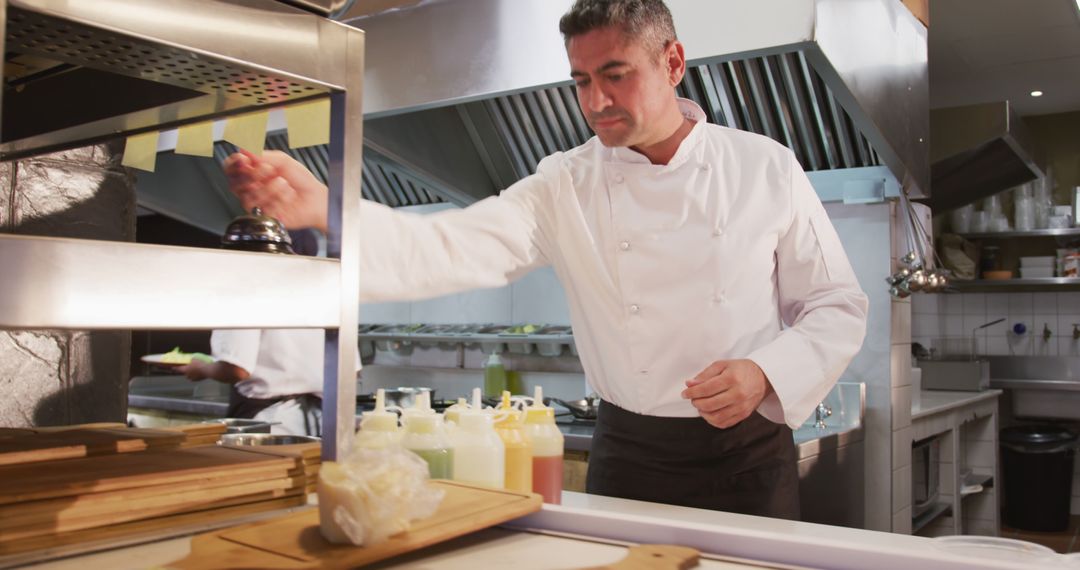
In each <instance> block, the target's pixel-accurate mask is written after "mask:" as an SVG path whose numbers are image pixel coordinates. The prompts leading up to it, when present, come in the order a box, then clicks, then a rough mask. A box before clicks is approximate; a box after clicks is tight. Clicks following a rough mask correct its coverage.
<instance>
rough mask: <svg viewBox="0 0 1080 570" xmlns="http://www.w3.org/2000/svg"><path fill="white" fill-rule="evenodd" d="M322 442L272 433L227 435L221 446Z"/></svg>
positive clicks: (307, 436) (301, 436)
mask: <svg viewBox="0 0 1080 570" xmlns="http://www.w3.org/2000/svg"><path fill="white" fill-rule="evenodd" d="M315 441H322V438H318V437H314V436H310V435H279V434H271V433H227V434H225V435H223V436H221V441H220V442H219V443H220V444H221V445H295V444H298V443H312V442H315Z"/></svg>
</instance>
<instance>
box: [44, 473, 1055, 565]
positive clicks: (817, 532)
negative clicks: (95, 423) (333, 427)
mask: <svg viewBox="0 0 1080 570" xmlns="http://www.w3.org/2000/svg"><path fill="white" fill-rule="evenodd" d="M620 543H621V544H627V543H652V544H680V545H684V546H690V547H693V548H697V549H699V550H701V551H702V552H713V553H718V554H717V555H715V556H712V557H711V558H709V557H706V559H705V560H703V561H702V564H701V565H700V566H699V567H700V568H709V569H711V568H726V569H730V568H742V567H744V566H742V565H740V564H739V563H738V560H740V559H741V560H744V561H752V560H760V561H762V562H770V563H772V564H789V565H798V566H809V567H816V568H833V569H851V570H855V569H860V570H861V569H865V568H874V569H875V570H892V569H895V570H910V569H911V568H934V569H948V570H954V569H955V570H959V569H973V570H974V569H1011V568H1050V567H1058V566H1057V564H1058V562H1059V560H1058V559H1057V558H1053V559H1049V560H1045V564H1037V563H1036V564H1033V563H1031V562H1024V563H1016V562H1007V561H1003V560H1000V559H986V558H972V557H963V556H959V555H957V554H953V553H951V552H949V551H947V550H945V549H943V548H942V547H941V545H940V543H938V542H936V541H934V540H933V539H929V538H923V537H919V536H909V535H902V534H892V533H886V532H875V531H867V530H861V529H851V528H843V527H834V526H827V525H820V524H813V523H803V522H795V521H786V520H779V519H769V518H764V517H754V516H748V515H738V514H732V513H724V512H718V511H709V510H704V509H692V508H687V507H674V506H669V505H660V504H655V503H646V502H642V501H630V500H626V499H615V498H611V497H601V496H596V495H586V494H583V493H571V492H565V493H563V505H561V506H551V505H545V506H544V509H543V510H541V511H540V512H538V513H535V514H533V515H529V516H526V517H522V518H521V519H517V520H515V521H512V522H511V523H508V524H507V525H506V526H504V527H500V528H494V529H488V530H483V531H480V532H477V533H472V534H470V535H467V536H464V537H461V538H458V539H455V540H452V541H449V542H446V543H443V544H441V545H437V546H433V547H430V548H426V549H424V550H422V551H419V552H416V553H414V554H410V555H405V556H401V557H396V558H393V559H390V560H387V561H384V562H383V563H380V564H377V565H375V566H373V568H417V569H419V568H425V569H426V568H440V569H441V568H446V569H458V568H460V569H462V570H473V569H475V568H489V567H491V568H494V567H511V566H513V567H514V568H515V569H516V570H526V569H541V568H543V569H553V568H582V567H585V566H596V565H602V564H609V563H611V562H614V561H617V560H620V559H621V558H622V557H623V556H624V555H625V554H626V551H625V550H624V549H622V548H620V547H619V546H617V544H620ZM190 545H191V538H190V537H182V538H174V539H169V540H162V541H158V542H154V543H150V544H144V545H140V546H129V547H125V548H122V549H117V550H112V551H106V552H101V553H97V554H90V555H85V556H78V557H74V558H68V559H64V560H57V561H51V562H48V563H45V564H41V565H37V566H33V568H38V569H50V570H84V569H86V568H113V569H124V568H132V569H134V568H148V567H155V566H166V565H168V564H169V563H171V562H175V561H178V560H181V559H183V558H184V557H186V556H187V555H188V553H189V552H190V548H191V546H190Z"/></svg>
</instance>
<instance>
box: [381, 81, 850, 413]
mask: <svg viewBox="0 0 1080 570" xmlns="http://www.w3.org/2000/svg"><path fill="white" fill-rule="evenodd" d="M679 104H680V108H681V109H682V111H683V114H684V115H685V116H687V117H688V118H690V119H692V120H694V121H695V122H696V123H697V124H696V125H695V127H694V128H693V130H692V131H691V132H690V134H689V135H688V136H687V138H686V139H685V140H684V141H683V142H682V144H681V145H680V147H679V149H678V151H677V152H676V153H675V155H674V157H673V158H672V159H671V161H670V162H669V163H668V164H666V165H654V164H651V163H650V162H649V160H648V159H647V158H646V157H645V156H643V155H641V154H639V153H637V152H634V151H632V150H630V149H628V148H609V147H605V146H603V145H602V144H601V143H600V141H599V139H597V138H595V137H594V138H592V139H590V140H589V141H588V142H586V143H585V144H583V145H581V146H579V147H577V148H574V149H572V150H570V151H568V152H565V153H556V154H554V155H552V156H549V157H547V158H545V159H544V160H543V161H541V163H540V165H539V166H538V168H537V173H536V174H535V175H533V176H529V177H528V178H525V179H524V180H521V181H519V182H518V183H516V184H514V185H513V186H511V187H510V188H508V189H507V190H505V191H504V192H503V193H502V194H501V195H500V196H499V197H497V198H489V199H486V200H483V201H481V202H478V203H477V204H474V205H472V206H470V207H469V208H465V209H463V210H451V211H445V212H440V213H438V214H434V215H430V216H418V215H414V214H407V213H401V212H394V211H393V210H391V209H390V208H386V207H384V206H380V205H378V204H374V203H370V202H364V203H363V205H362V209H361V220H360V231H361V237H360V240H361V244H362V245H363V244H375V243H377V244H379V246H378V247H362V248H361V271H362V273H363V279H361V296H362V298H363V299H364V300H365V301H388V300H401V299H409V298H420V297H430V296H435V295H442V294H447V293H452V292H456V291H460V290H463V289H469V288H477V287H496V286H501V285H505V284H506V283H508V282H510V281H512V280H514V279H516V278H517V277H520V276H521V275H523V274H524V273H526V272H528V271H529V270H531V269H533V268H535V267H539V266H542V265H546V264H551V265H553V266H554V269H555V272H556V274H557V275H558V277H559V279H560V281H561V282H562V283H563V286H564V287H565V289H566V294H567V299H568V301H569V304H570V315H571V320H572V325H573V328H574V339H575V342H576V343H577V347H578V351H579V353H580V357H581V362H582V366H583V367H584V370H585V374H586V376H587V378H588V381H589V384H590V385H591V386H593V387H594V388H595V389H596V391H597V392H598V393H599V395H600V396H601V397H602V398H604V399H605V400H608V401H610V402H612V403H613V404H615V405H617V406H619V407H621V408H623V409H626V410H630V411H632V412H636V413H639V414H648V415H655V416H670V417H693V416H697V415H698V411H697V409H695V408H694V407H693V406H692V405H691V403H690V402H689V401H687V400H684V399H683V398H682V397H681V396H680V393H681V391H682V390H683V389H684V388H685V385H684V381H685V380H687V379H689V378H692V377H694V376H695V375H696V374H697V373H698V372H700V371H701V370H702V369H704V368H705V367H706V366H708V365H709V364H710V363H712V362H713V361H714V360H719V359H736V358H750V359H751V360H753V361H754V362H756V363H757V364H758V365H759V366H760V367H761V369H762V370H764V372H765V374H766V376H767V377H768V378H769V381H770V382H771V384H772V386H773V387H774V389H775V392H776V393H775V395H772V396H769V397H768V398H766V399H765V401H763V402H762V404H761V405H760V406H759V408H758V412H759V413H761V414H762V415H763V416H765V417H766V418H768V419H770V420H772V421H774V422H776V423H785V422H786V423H787V424H788V425H789V426H791V427H792V428H793V429H794V428H797V427H798V426H799V425H800V424H801V423H802V422H803V420H804V419H805V418H806V417H807V416H808V415H809V414H810V413H811V411H812V410H813V408H814V406H816V405H817V404H818V402H820V401H821V400H822V399H823V398H824V397H825V395H826V394H827V393H828V391H829V390H830V389H831V388H832V386H833V384H834V383H835V382H836V380H837V378H839V376H840V374H841V373H842V372H843V370H844V368H846V367H847V365H848V363H849V362H850V361H851V358H852V357H853V356H854V355H855V353H856V352H857V351H858V349H859V347H860V345H861V344H862V340H863V336H864V334H865V330H866V311H867V299H866V296H865V295H864V294H863V292H862V290H861V289H860V288H859V285H858V282H857V281H856V278H855V274H854V272H853V271H852V269H851V265H850V263H849V262H848V259H847V256H846V255H845V254H844V250H843V248H842V246H841V244H840V240H839V238H838V237H837V235H836V231H835V230H834V229H833V226H832V224H831V223H830V221H829V218H828V216H827V215H826V213H825V209H824V208H823V207H822V205H821V202H820V201H819V200H818V197H817V195H816V194H815V192H814V189H813V188H812V187H811V185H810V182H809V180H807V178H806V175H805V174H804V173H803V171H802V169H801V168H800V166H799V164H798V162H797V161H796V159H795V157H794V155H793V154H792V153H791V152H790V151H789V150H788V149H787V148H785V147H783V146H782V145H780V144H778V143H776V142H775V141H773V140H771V139H768V138H766V137H763V136H759V135H756V134H752V133H747V132H743V131H738V130H734V129H728V128H724V127H720V126H716V125H710V124H707V123H705V121H704V113H703V112H702V111H701V109H700V107H698V106H697V105H696V104H694V103H693V102H691V101H687V100H683V99H680V100H679ZM388 244H393V246H395V247H388Z"/></svg>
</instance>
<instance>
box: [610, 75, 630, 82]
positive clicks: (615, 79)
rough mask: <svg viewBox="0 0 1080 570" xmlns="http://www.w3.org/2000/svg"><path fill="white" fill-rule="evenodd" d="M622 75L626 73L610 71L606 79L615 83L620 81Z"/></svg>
mask: <svg viewBox="0 0 1080 570" xmlns="http://www.w3.org/2000/svg"><path fill="white" fill-rule="evenodd" d="M624 77H626V74H624V73H611V74H609V75H608V76H607V79H608V81H610V82H612V83H617V82H619V81H621V80H622V78H624Z"/></svg>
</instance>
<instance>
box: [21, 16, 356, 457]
mask: <svg viewBox="0 0 1080 570" xmlns="http://www.w3.org/2000/svg"><path fill="white" fill-rule="evenodd" d="M0 24H2V25H3V27H4V30H5V33H4V35H3V36H0V37H3V43H4V46H3V50H0V51H2V52H3V53H4V54H5V66H4V91H3V100H2V101H0V111H2V113H0V118H2V119H3V121H2V123H0V125H2V127H0V160H12V159H18V158H22V157H27V156H32V155H36V154H41V153H46V152H52V151H57V150H62V149H66V148H73V147H78V146H84V145H87V144H92V143H98V142H104V141H107V140H114V139H117V138H122V137H125V136H129V135H133V134H139V133H143V132H152V131H160V130H163V129H169V128H174V127H178V126H182V125H186V124H193V123H198V122H203V121H207V120H210V119H216V118H220V117H225V116H231V115H236V114H241V113H246V112H249V111H256V110H266V109H269V108H270V107H272V106H282V105H288V104H293V103H298V102H304V101H309V100H315V99H319V98H329V100H330V125H331V128H330V144H329V149H328V153H329V160H328V162H329V164H330V172H329V184H328V186H329V204H328V207H329V218H328V226H329V228H328V232H327V251H328V257H329V259H323V260H316V259H300V258H285V257H284V256H274V255H271V254H248V253H241V252H222V251H215V250H206V249H193V248H192V249H188V248H167V247H157V246H147V245H138V244H130V243H116V242H107V241H95V240H78V239H57V238H37V237H21V236H13V235H0V267H4V274H3V275H4V276H3V278H2V279H0V296H2V300H0V327H7V328H60V329H64V328H69V329H71V328H74V329H85V328H89V329H94V328H114V329H128V328H155V329H169V328H175V329H183V328H187V329H203V328H224V327H235V328H295V327H312V328H324V329H325V330H326V351H325V360H326V361H325V367H324V370H325V371H326V372H325V382H324V387H323V393H324V404H323V457H324V458H325V459H328V460H329V459H334V458H335V457H337V455H338V454H340V453H343V452H344V451H345V450H346V449H347V448H348V446H349V443H350V440H351V437H352V433H353V431H354V429H355V426H354V425H353V424H354V422H353V416H354V415H355V406H356V383H355V368H354V360H355V352H356V350H357V343H356V328H357V313H358V307H359V288H360V287H359V280H360V276H359V270H358V266H359V243H358V232H357V230H356V228H357V226H358V220H357V217H358V209H359V208H358V206H359V200H360V186H361V165H362V142H363V132H362V128H363V127H362V125H363V113H362V109H361V93H362V92H363V72H364V33H363V32H362V31H360V30H358V29H355V28H352V27H349V26H345V25H342V24H340V23H337V22H332V21H330V20H328V19H326V18H324V17H321V16H317V15H314V14H312V13H310V12H306V11H304V10H301V9H299V8H297V7H295V6H291V5H289V4H287V3H284V2H275V1H272V0H260V1H258V2H253V1H251V0H154V1H153V2H146V1H145V0H94V1H89V0H86V1H78V2H76V1H65V0H0ZM338 418H341V421H340V422H339V421H338Z"/></svg>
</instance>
